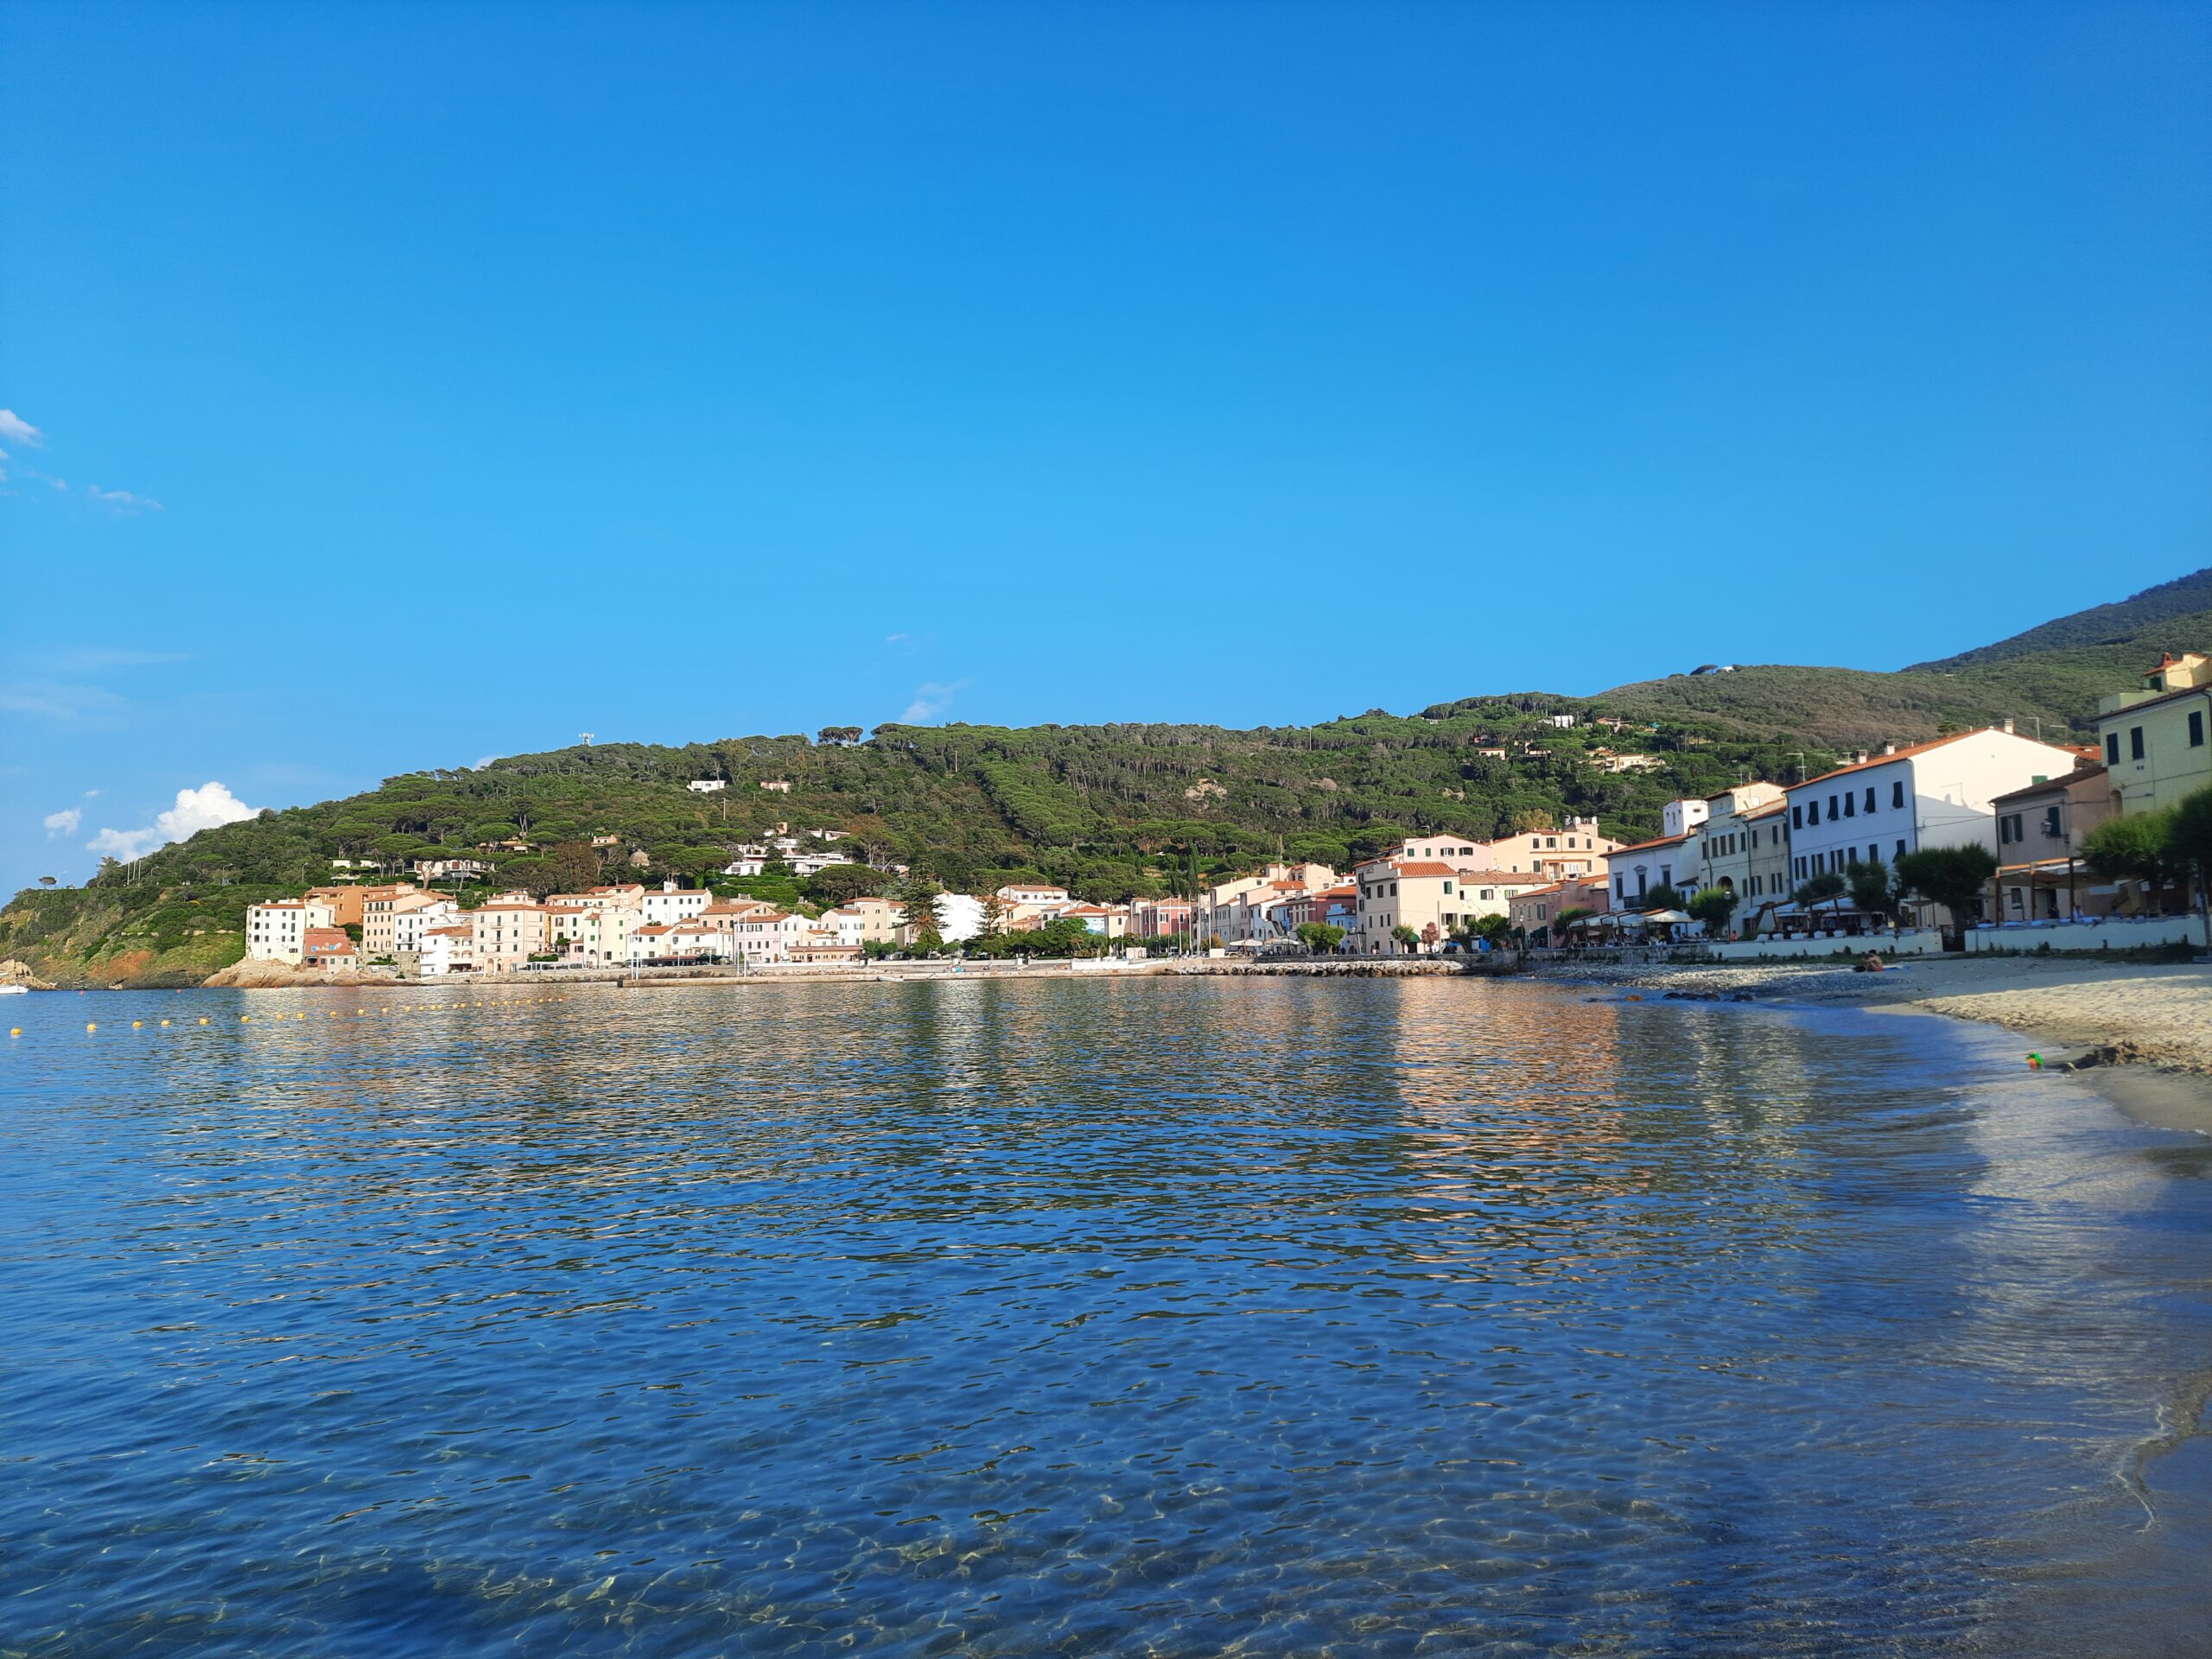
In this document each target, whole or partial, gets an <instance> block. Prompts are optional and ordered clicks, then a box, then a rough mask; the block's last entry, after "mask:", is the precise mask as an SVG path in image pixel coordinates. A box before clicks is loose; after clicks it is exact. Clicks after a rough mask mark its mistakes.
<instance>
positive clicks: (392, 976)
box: [200, 962, 399, 991]
mask: <svg viewBox="0 0 2212 1659" xmlns="http://www.w3.org/2000/svg"><path fill="white" fill-rule="evenodd" d="M398 978H399V974H398V970H397V969H391V968H337V969H332V968H309V967H306V966H304V965H302V964H299V963H289V962H234V963H232V964H231V965H230V966H229V967H227V968H225V969H221V970H220V971H219V972H216V973H213V974H210V975H208V976H207V978H206V979H204V980H202V981H200V983H201V984H202V985H205V986H207V987H208V988H210V989H222V990H234V991H237V990H245V991H274V990H289V989H295V988H299V987H302V986H311V985H390V984H391V983H393V982H396V981H397V979H398Z"/></svg>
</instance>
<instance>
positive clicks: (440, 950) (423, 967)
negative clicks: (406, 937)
mask: <svg viewBox="0 0 2212 1659" xmlns="http://www.w3.org/2000/svg"><path fill="white" fill-rule="evenodd" d="M475 931H476V930H475V929H474V927H473V926H471V925H469V924H468V923H467V922H449V923H446V924H443V925H439V926H436V927H430V928H425V929H424V930H423V937H422V938H421V940H420V941H419V949H420V951H421V960H420V962H419V963H417V964H416V969H415V971H416V973H418V974H420V975H421V976H423V978H424V979H443V978H444V977H445V976H447V975H448V974H465V973H467V972H468V971H469V970H470V969H473V968H474V967H475V965H476V958H475V956H474V952H473V951H471V950H470V949H469V943H470V940H471V939H472V938H473V937H474V934H475Z"/></svg>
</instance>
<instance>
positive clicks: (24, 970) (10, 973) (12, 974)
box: [0, 957, 54, 991]
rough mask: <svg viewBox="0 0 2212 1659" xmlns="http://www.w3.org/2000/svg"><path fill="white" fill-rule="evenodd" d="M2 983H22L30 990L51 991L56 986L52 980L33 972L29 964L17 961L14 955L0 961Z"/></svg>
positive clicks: (0, 980)
mask: <svg viewBox="0 0 2212 1659" xmlns="http://www.w3.org/2000/svg"><path fill="white" fill-rule="evenodd" d="M0 985H20V986H22V988H24V989H25V990H28V991H50V990H52V989H53V988H54V986H53V983H52V982H50V981H48V980H43V979H41V978H40V977H39V976H37V975H36V974H35V973H33V972H31V970H30V969H29V966H28V965H27V964H25V963H20V962H17V961H16V959H15V958H14V957H9V958H8V960H7V961H5V962H0Z"/></svg>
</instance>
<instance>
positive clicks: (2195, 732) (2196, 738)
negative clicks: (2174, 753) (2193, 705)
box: [2189, 709, 2204, 749]
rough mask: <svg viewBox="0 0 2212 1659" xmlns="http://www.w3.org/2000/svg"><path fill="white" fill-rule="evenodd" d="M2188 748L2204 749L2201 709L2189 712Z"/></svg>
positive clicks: (2202, 714) (2202, 712)
mask: <svg viewBox="0 0 2212 1659" xmlns="http://www.w3.org/2000/svg"><path fill="white" fill-rule="evenodd" d="M2189 747H2190V748H2192V749H2201V748H2202V747H2204V711H2203V710H2202V709H2190V711H2189Z"/></svg>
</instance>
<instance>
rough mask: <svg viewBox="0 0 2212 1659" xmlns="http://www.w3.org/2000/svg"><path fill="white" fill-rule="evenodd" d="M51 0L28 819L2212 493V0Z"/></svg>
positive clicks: (1538, 618) (1194, 666) (1270, 667)
mask: <svg viewBox="0 0 2212 1659" xmlns="http://www.w3.org/2000/svg"><path fill="white" fill-rule="evenodd" d="M2209 77H2212V12H2208V11H2207V10H2205V9H2203V8H2202V7H2201V6H2173V7H2152V6H2140V7H2139V6H2130V5H2126V4H2113V3H2099V4H2095V5H2081V6H2071V7H2039V6H2034V5H2021V4H1991V5H1986V6H1973V7H1955V8H1947V7H1943V6H1939V5H1928V4H1913V5H1903V6H1896V7H1885V6H1878V5H1844V4H1836V5H1816V6H1780V7H1777V6H1767V5H1746V6H1698V5H1692V4H1687V3H1682V4H1669V5H1659V6H1654V5H1648V4H1640V3H1639V4H1630V5H1619V6H1575V5H1572V4H1559V5H1542V6H1529V7H1516V6H1502V5H1500V6H1484V5H1475V4H1468V5H1461V6H1446V5H1435V4H1420V5H1411V6H1405V7H1392V6H1389V5H1373V4H1361V5H1357V6H1353V5H1348V4H1347V5H1338V6H1333V7H1322V6H1313V7H1299V6H1282V5H1274V6H1258V5H1252V6H1234V5H1225V4H1218V5H1217V4H1204V3H1198V4H1189V3H1179V4H1160V5H1146V6H1122V7H1116V6H1108V5H1100V6H1093V7H1088V8H1072V7H1035V6H1005V7H963V6H957V5H937V6H927V7H913V6H903V5H901V6H868V5H858V4H855V5H827V6H823V5H805V6H799V5H793V6H788V7H780V6H751V7H746V6H723V5H712V6H709V5H698V6H676V5H664V6H658V7H656V6H651V5H623V6H606V7H575V6H569V7H563V6H550V7H549V6H537V5H531V6H524V5H521V4H516V5H512V6H490V5H484V6H473V7H472V6H466V5H456V4H436V5H412V6H410V5H406V4H390V3H385V4H376V5H369V4H357V5H340V4H326V5H319V6H304V7H303V6H294V5H268V6H245V7H231V8H225V7H221V6H216V5H194V6H189V7H159V6H152V5H146V6H140V7H135V8H127V9H113V8H108V7H103V6H99V5H95V4H87V3H81V0H73V3H68V4H65V5H55V4H41V3H37V0H16V3H14V4H12V5H11V6H10V27H9V29H8V30H7V32H6V35H5V36H4V39H0V188H4V197H0V308H3V309H0V407H4V408H5V409H7V410H10V411H11V416H10V418H9V419H8V420H6V421H0V449H4V450H5V451H6V452H7V456H6V459H5V460H4V461H0V468H4V470H5V471H6V472H7V474H8V477H7V480H6V481H5V483H4V485H0V488H4V489H5V490H7V491H8V492H9V493H7V494H6V495H4V496H0V559H3V560H4V569H3V570H0V579H3V580H4V594H5V598H4V601H0V654H4V660H0V889H4V890H12V889H13V888H14V887H16V886H19V885H22V884H23V883H24V882H26V881H29V880H32V879H35V876H37V875H38V874H58V875H60V876H62V877H63V878H64V879H73V878H76V877H78V876H81V875H82V874H84V873H86V871H87V870H89V868H91V867H92V863H93V861H95V858H96V856H97V854H96V852H95V850H94V849H92V847H90V846H88V845H87V843H88V842H95V841H99V840H100V837H101V832H102V831H104V830H105V831H109V832H111V835H110V836H109V838H107V839H106V840H105V841H103V842H101V844H103V845H106V846H111V847H114V846H119V847H126V848H128V847H133V846H141V845H145V844H149V840H150V841H158V839H159V838H160V836H161V835H162V833H164V832H165V831H166V830H174V829H179V828H182V827H188V826H189V825H191V824H193V823H197V822H200V821H203V820H204V819H205V818H206V817H210V816H215V817H219V816H221V814H222V813H224V812H226V811H228V810H234V809H233V808H232V806H231V805H230V803H232V802H243V803H245V804H248V805H251V806H254V807H259V806H264V805H279V806H281V805H285V804H294V803H298V802H302V801H309V800H315V799H321V798H327V797H329V796H332V795H337V794H342V793H347V792H351V791H355V790H358V789H361V788H365V787H368V786H370V785H373V784H374V783H375V782H376V781H377V780H378V779H380V778H382V777H385V776H387V775H389V774H391V773H394V772H402V771H406V770H410V769H412V768H415V767H417V766H426V765H448V766H449V765H459V764H468V763H472V762H474V761H476V760H479V759H480V758H481V757H484V756H486V755H492V754H499V753H516V752H520V751H525V750H531V749H541V748H548V747H556V746H559V745H562V744H565V743H569V742H572V741H575V737H576V734H578V733H580V732H583V731H591V732H594V733H596V734H599V735H600V737H601V738H602V739H616V738H621V739H638V740H644V741H685V740H690V739H703V738H711V737H716V736H725V735H731V734H741V733H749V732H785V731H796V730H806V731H811V730H813V729H814V728H817V727H819V726H822V725H824V724H830V723H838V724H843V723H854V724H867V725H872V724H874V723H875V722H877V721H885V720H893V719H899V718H901V717H906V718H911V719H934V720H947V719H966V720H975V721H1007V722H1017V723H1019V722H1029V721H1046V720H1058V721H1095V720H1109V719H1120V720H1154V719H1159V720H1204V721H1224V722H1228V723H1231V724H1255V723H1262V722H1265V723H1274V724H1292V723H1306V722H1310V721H1318V720H1325V719H1327V718H1329V717H1331V716H1332V715H1338V714H1340V713H1346V712H1353V711H1357V710H1359V709H1366V708H1369V707H1371V706H1381V707H1385V708H1392V709H1413V708H1418V707H1420V706H1421V705H1423V704H1426V703H1428V702H1433V701H1436V700H1439V699H1442V698H1449V697H1454V696H1465V695H1469V694H1471V693H1474V692H1477V691H1484V690H1517V689H1527V688H1531V687H1543V688H1549V689H1555V690H1566V691H1573V692H1587V691H1593V690H1600V689H1602V688H1604V687H1605V686H1607V685H1610V684H1613V683H1619V682H1622V681H1626V680H1631V679H1636V678H1639V677H1647V676H1649V675H1654V674H1660V673H1665V672H1667V671H1672V670H1675V669H1679V668H1682V667H1687V666H1688V665H1691V664H1694V663H1697V662H1700V661H1704V660H1709V659H1713V658H1723V659H1734V660H1744V661H1820V662H1833V663H1845V664H1855V665H1861V666H1866V667H1894V666H1897V665H1899V664H1903V663H1905V662H1908V661H1911V660H1914V659H1916V658H1923V657H1927V656H1931V655H1936V654H1941V653H1943V652H1948V651H1951V650H1954V649H1958V648H1961V647H1964V646H1966V645H1973V644H1975V643H1979V642H1981V641H1984V640H1986V639H1993V638H1995V637H1998V636H1999V635H2002V634H2005V633H2007V632H2012V631H2014V630H2016V629H2018V628H2019V627H2021V626H2027V625H2029V624H2031V623H2033V622H2036V621H2039V620H2043V619H2044V618H2045V617H2047V616H2049V615H2051V614H2053V613H2058V612H2061V611H2064V610H2067V609H2070V608H2075V607H2078V606H2080V605H2086V604H2089V603H2093V602H2095V601H2101V600H2105V599H2110V598H2115V597H2119V596H2120V595H2122V594H2126V593H2129V592H2132V591H2133V590H2135V589H2137V588H2142V587H2145V586H2146V585H2149V584H2151V583H2152V582H2159V581H2163V580H2165V579H2167V578H2169V577H2171V576H2174V575H2179V574H2181V573H2183V571H2186V570H2190V569H2196V568H2197V567H2199V566H2201V565H2202V564H2204V563H2207V562H2208V552H2207V548H2208V543H2209V542H2212V537H2208V533H2207V532H2208V529H2212V461H2208V458H2209V457H2212V232H2208V226H2212V104H2208V100H2207V99H2205V98H2204V96H2203V92H2202V89H2203V87H2204V86H2205V85H2206V84H2207V82H2208V78H2209ZM1662 594H1664V595H1667V596H1668V597H1665V598H1662ZM1394 595H1395V596H1394ZM708 623H712V624H713V625H714V626H713V627H712V631H711V633H710V635H709V636H707V639H708V643H706V644H705V645H703V646H702V643H701V638H702V636H701V635H700V633H699V632H697V630H698V629H699V628H700V626H701V625H702V624H708ZM210 783H216V784H219V785H220V788H221V791H222V793H221V794H220V795H219V796H217V795H212V794H197V793H196V794H194V795H192V796H190V797H188V798H185V799H182V800H180V798H179V794H178V791H181V790H190V791H200V790H202V788H203V786H205V785H209V784H210ZM164 812H166V813H168V814H169V815H170V817H168V820H167V821H166V822H164V821H163V820H162V818H161V817H159V816H158V815H160V814H162V813H164ZM72 815H74V816H72Z"/></svg>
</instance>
